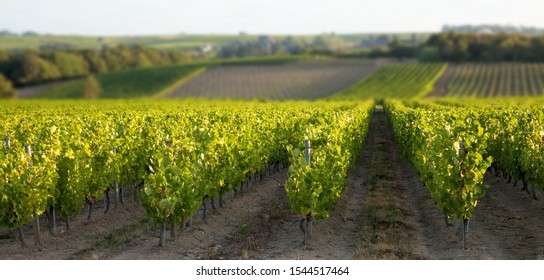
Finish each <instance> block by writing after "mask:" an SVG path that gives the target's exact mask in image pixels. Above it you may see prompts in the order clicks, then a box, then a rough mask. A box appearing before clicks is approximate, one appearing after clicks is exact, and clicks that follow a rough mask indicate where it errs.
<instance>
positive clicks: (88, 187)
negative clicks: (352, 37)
mask: <svg viewBox="0 0 544 280" xmlns="http://www.w3.org/2000/svg"><path fill="white" fill-rule="evenodd" d="M233 64H240V65H233ZM259 64H260V63H259V62H257V63H255V64H254V63H252V62H251V61H248V63H237V62H234V63H232V64H230V65H229V63H224V64H222V65H214V66H213V67H210V68H207V67H204V65H202V64H193V65H190V66H184V67H182V66H168V67H163V68H153V69H152V68H149V69H137V70H129V71H122V72H113V73H108V74H104V76H100V75H98V76H97V79H98V80H99V81H100V83H101V84H102V86H103V89H104V94H105V96H106V97H111V98H124V97H136V96H155V97H203V98H208V99H214V98H215V99H217V98H218V99H227V98H228V99H259V100H260V101H259V102H257V101H224V100H204V99H189V100H174V99H171V98H170V99H161V100H159V99H156V100H151V99H143V100H142V99H131V100H119V101H111V100H96V101H76V100H64V101H62V100H59V101H44V100H25V101H21V100H19V101H15V102H2V103H1V104H0V106H1V108H2V110H1V111H0V115H1V117H2V120H3V121H2V122H1V123H0V135H2V137H3V138H2V145H1V150H0V153H1V157H0V178H1V181H0V199H1V203H0V258H22V259H25V258H43V259H51V258H76V259H79V258H107V259H150V258H153V259H154V258H157V259H178V258H181V259H195V258H198V259H202V258H209V259H238V258H243V259H247V258H252V259H272V258H280V259H285V258H288V259H299V258H311V259H316V258H318V259H323V258H325V259H326V258H334V259H347V258H362V259H376V258H377V259H486V258H494V259H541V258H544V247H543V246H544V237H542V236H541V234H540V232H542V230H543V229H544V228H543V227H544V225H543V223H542V222H541V221H542V219H544V213H542V204H541V200H540V192H541V191H542V190H543V189H544V169H543V166H544V162H542V161H543V158H542V155H543V154H544V111H543V110H542V104H543V101H544V100H542V99H541V98H535V97H534V96H533V95H539V94H540V93H538V92H540V91H541V89H542V88H541V86H542V85H541V81H540V76H539V75H540V74H538V73H540V72H539V71H540V68H539V66H538V65H537V64H504V65H483V64H482V65H479V64H466V65H446V64H442V63H436V64H433V63H425V64H424V63H410V62H408V63H383V61H382V62H380V61H378V60H351V61H348V60H335V59H331V60H322V61H320V60H306V61H297V62H291V63H286V64H283V63H279V64H275V63H270V64H267V65H259ZM261 64H262V63H261ZM206 68H207V69H206ZM135 77H139V78H138V80H139V81H138V82H135V83H128V82H127V81H128V80H131V79H134V78H135ZM151 80H153V81H155V83H148V81H151ZM78 83H82V81H81V80H76V81H73V82H67V83H66V84H65V85H64V86H61V87H59V88H57V89H56V90H57V93H55V94H52V93H50V94H51V95H50V96H54V95H56V96H58V97H60V96H65V97H67V96H72V95H71V94H75V92H76V91H77V90H76V88H78V87H81V85H78ZM129 84H130V85H129ZM433 86H434V90H435V91H434V93H431V96H436V94H437V92H440V91H436V89H437V87H443V88H442V91H441V92H442V95H444V92H445V95H446V96H451V97H454V98H442V99H432V100H431V99H422V97H425V96H427V94H428V93H429V92H431V91H433ZM70 87H72V88H73V89H71V90H68V89H69V88H70ZM61 92H62V93H61ZM69 92H72V93H69ZM491 92H493V94H491ZM333 93H337V94H333ZM491 96H520V98H501V99H489V98H482V99H478V98H470V99H460V98H456V97H491ZM521 96H523V97H521ZM72 97H75V96H72ZM263 99H267V100H270V99H279V100H283V99H321V100H318V101H311V102H310V101H281V102H277V101H266V102H264V101H262V100H263ZM520 190H521V191H520ZM46 231H48V233H46ZM30 237H31V238H30ZM64 243H66V244H70V245H63V244H64ZM52 248H61V249H60V250H55V249H52Z"/></svg>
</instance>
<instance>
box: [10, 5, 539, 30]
mask: <svg viewBox="0 0 544 280" xmlns="http://www.w3.org/2000/svg"><path fill="white" fill-rule="evenodd" d="M468 23H470V24H495V23H497V24H512V25H516V26H519V25H524V26H537V27H544V1H543V0H516V1H513V0H509V1H505V0H435V1H422V0H408V1H406V0H405V1H403V0H359V1H357V0H334V1H329V0H313V1H310V0H93V1H79V0H0V30H2V29H8V30H11V31H13V32H23V31H27V30H33V31H37V32H39V33H52V34H83V35H142V34H177V33H182V32H184V33H190V34H196V33H227V34H237V33H238V32H240V31H245V32H248V33H250V34H318V33H322V32H331V31H334V32H336V33H366V32H429V31H431V32H432V31H439V30H440V28H441V27H442V25H444V24H468Z"/></svg>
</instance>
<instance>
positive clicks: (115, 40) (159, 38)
mask: <svg viewBox="0 0 544 280" xmlns="http://www.w3.org/2000/svg"><path fill="white" fill-rule="evenodd" d="M263 35H266V34H263ZM316 35H318V34H316ZM316 35H292V37H294V38H300V39H304V40H306V41H307V42H311V41H312V40H313V39H314V38H315V36H316ZM380 35H388V36H395V38H398V39H400V40H409V39H413V37H414V36H415V39H416V40H417V41H424V40H426V39H427V38H428V36H429V34H427V33H418V34H412V33H399V34H336V35H335V37H336V38H337V40H335V44H337V46H336V47H339V48H343V47H350V46H353V45H359V44H360V43H361V41H362V40H365V39H371V38H377V37H379V36H380ZM286 36H289V35H287V34H285V35H271V36H270V37H271V38H272V39H274V38H285V37H286ZM258 37H259V34H255V35H229V34H203V35H198V34H175V35H149V36H77V35H40V36H0V49H39V48H40V46H51V45H57V46H61V45H64V46H69V47H72V48H78V49H99V48H101V47H102V46H104V45H106V46H115V45H119V44H124V45H136V44H141V45H147V46H150V47H155V48H157V49H163V50H167V49H183V50H188V49H194V48H196V47H200V46H203V45H206V44H210V45H223V44H227V43H229V42H233V41H242V42H246V41H255V40H257V39H258Z"/></svg>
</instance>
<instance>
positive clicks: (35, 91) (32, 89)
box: [17, 81, 69, 99]
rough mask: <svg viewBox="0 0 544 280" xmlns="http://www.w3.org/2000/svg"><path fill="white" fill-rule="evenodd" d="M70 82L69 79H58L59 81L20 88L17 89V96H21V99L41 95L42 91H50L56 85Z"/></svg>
mask: <svg viewBox="0 0 544 280" xmlns="http://www.w3.org/2000/svg"><path fill="white" fill-rule="evenodd" d="M68 82H69V81H58V82H51V83H47V84H43V85H37V86H28V87H24V88H18V89H17V91H18V92H19V95H18V96H17V98H20V99H26V98H33V97H36V96H38V95H40V94H41V93H43V92H45V91H48V90H50V89H53V88H55V87H59V86H62V85H64V84H66V83H68Z"/></svg>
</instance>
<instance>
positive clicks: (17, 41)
mask: <svg viewBox="0 0 544 280" xmlns="http://www.w3.org/2000/svg"><path fill="white" fill-rule="evenodd" d="M257 37H258V36H256V35H164V36H160V35H155V36H104V37H102V36H94V37H93V36H58V35H51V36H0V49H39V48H40V46H51V45H57V46H61V45H64V46H69V47H72V48H77V49H99V48H101V47H102V46H104V45H106V46H115V45H120V44H124V45H136V44H141V45H147V46H150V47H156V48H158V49H192V48H195V47H199V46H202V45H206V44H212V45H218V44H226V43H228V42H232V41H235V40H238V41H250V40H256V39H257Z"/></svg>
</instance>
